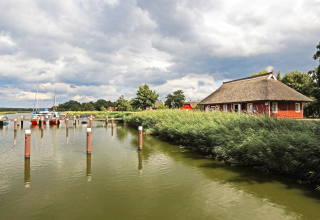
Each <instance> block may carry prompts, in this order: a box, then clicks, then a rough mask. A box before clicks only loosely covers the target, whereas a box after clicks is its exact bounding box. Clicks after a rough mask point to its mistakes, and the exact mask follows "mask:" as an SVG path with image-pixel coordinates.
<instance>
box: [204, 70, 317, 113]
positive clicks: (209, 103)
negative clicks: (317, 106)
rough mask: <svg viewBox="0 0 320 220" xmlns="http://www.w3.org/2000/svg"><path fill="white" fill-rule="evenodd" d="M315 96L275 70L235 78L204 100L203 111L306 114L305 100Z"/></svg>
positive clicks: (307, 100) (308, 100) (310, 100)
mask: <svg viewBox="0 0 320 220" xmlns="http://www.w3.org/2000/svg"><path fill="white" fill-rule="evenodd" d="M304 102H312V99H310V98H308V97H306V96H304V95H302V94H301V93H299V92H297V91H296V90H294V89H292V88H290V87H289V86H287V85H285V84H283V83H282V82H279V81H278V80H277V79H276V78H275V77H274V76H273V72H272V73H266V74H263V75H258V76H253V77H248V78H243V79H238V80H233V81H229V82H225V83H223V85H222V86H221V87H220V88H219V89H217V90H216V91H215V92H213V93H212V94H211V95H209V96H208V97H207V98H205V99H204V100H202V101H201V102H200V103H199V105H203V110H204V111H212V112H215V111H222V112H231V111H232V110H234V111H235V112H238V113H239V114H240V113H254V114H265V115H269V116H276V117H279V118H285V117H288V118H303V103H304Z"/></svg>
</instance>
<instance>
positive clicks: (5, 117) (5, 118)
mask: <svg viewBox="0 0 320 220" xmlns="http://www.w3.org/2000/svg"><path fill="white" fill-rule="evenodd" d="M8 119H9V118H8V116H6V115H0V120H8ZM9 123H10V121H3V123H2V124H3V125H8V124H9Z"/></svg>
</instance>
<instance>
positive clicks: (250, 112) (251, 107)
mask: <svg viewBox="0 0 320 220" xmlns="http://www.w3.org/2000/svg"><path fill="white" fill-rule="evenodd" d="M249 105H251V111H250V110H249ZM247 112H248V113H253V104H252V103H247Z"/></svg>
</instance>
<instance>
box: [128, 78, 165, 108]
mask: <svg viewBox="0 0 320 220" xmlns="http://www.w3.org/2000/svg"><path fill="white" fill-rule="evenodd" d="M158 97H159V94H158V93H156V91H152V90H151V89H149V86H148V85H147V84H144V85H143V86H139V89H138V91H137V97H136V98H135V101H134V104H133V105H134V107H135V108H141V109H142V110H145V109H146V108H148V107H150V106H153V105H154V103H155V102H156V101H157V100H158Z"/></svg>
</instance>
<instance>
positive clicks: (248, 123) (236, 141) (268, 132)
mask: <svg viewBox="0 0 320 220" xmlns="http://www.w3.org/2000/svg"><path fill="white" fill-rule="evenodd" d="M124 120H125V122H127V123H130V124H131V125H133V126H135V127H137V126H143V128H144V131H145V132H146V133H152V134H156V135H159V136H162V137H164V138H169V139H171V140H173V141H180V142H184V144H186V145H189V146H190V145H192V146H198V147H201V148H204V149H206V150H207V151H209V152H211V153H212V154H213V155H215V156H216V158H219V159H223V160H225V161H229V162H231V163H240V164H241V163H242V164H248V165H259V166H267V167H269V168H272V169H278V170H283V171H286V172H295V171H300V172H302V173H307V174H308V173H309V172H313V173H315V174H317V175H318V176H320V163H319V161H320V145H319V143H320V126H319V122H317V121H302V120H294V119H276V118H269V117H268V116H255V115H252V114H241V115H239V114H236V113H220V112H217V113H214V114H213V113H211V112H199V111H181V110H165V111H146V112H142V113H137V114H132V115H130V116H127V117H124Z"/></svg>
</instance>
